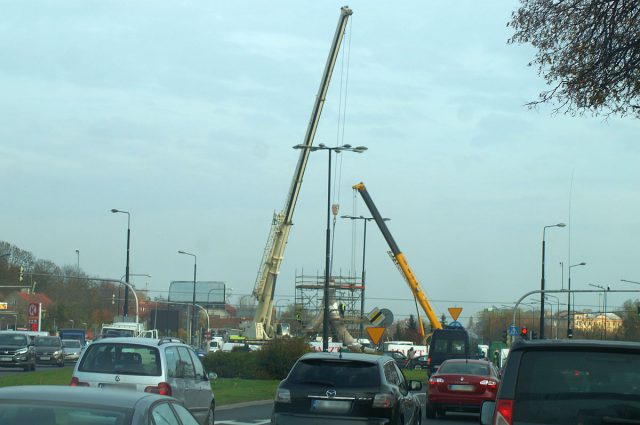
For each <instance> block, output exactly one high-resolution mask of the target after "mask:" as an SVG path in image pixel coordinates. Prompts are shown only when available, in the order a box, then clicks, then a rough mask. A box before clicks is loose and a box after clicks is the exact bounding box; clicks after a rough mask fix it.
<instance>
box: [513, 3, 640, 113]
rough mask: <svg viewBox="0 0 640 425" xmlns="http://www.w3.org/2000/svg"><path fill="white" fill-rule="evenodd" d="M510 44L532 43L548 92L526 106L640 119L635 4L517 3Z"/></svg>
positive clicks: (639, 19) (639, 34) (639, 22)
mask: <svg viewBox="0 0 640 425" xmlns="http://www.w3.org/2000/svg"><path fill="white" fill-rule="evenodd" d="M508 26H511V27H512V28H513V29H514V31H515V33H514V35H513V37H512V38H511V39H510V40H509V42H510V43H531V44H532V45H533V46H534V47H535V48H536V49H537V50H538V51H537V53H536V55H535V58H534V60H533V61H532V62H530V63H529V66H533V65H535V66H537V67H538V74H539V75H541V76H542V77H543V78H544V79H545V81H546V82H547V84H548V85H550V86H552V88H551V89H550V90H547V91H543V92H541V93H540V95H539V100H537V101H533V102H530V103H529V104H528V105H529V106H535V105H537V104H540V103H546V102H551V101H555V102H556V103H558V104H559V105H558V106H557V108H556V109H555V111H556V112H564V113H569V114H571V115H576V114H578V115H581V114H584V113H585V112H591V113H592V114H593V115H598V114H600V113H605V115H610V114H617V115H620V116H625V115H632V116H635V117H636V118H640V31H638V28H640V1H637V0H632V1H629V0H627V1H624V0H521V6H520V8H519V9H517V10H516V11H515V12H513V13H512V16H511V22H510V23H509V24H508Z"/></svg>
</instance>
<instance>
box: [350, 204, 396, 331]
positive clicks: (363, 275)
mask: <svg viewBox="0 0 640 425" xmlns="http://www.w3.org/2000/svg"><path fill="white" fill-rule="evenodd" d="M341 217H342V218H348V219H351V220H362V221H363V222H364V238H363V241H362V294H361V296H360V338H362V334H363V330H364V295H365V294H364V290H365V280H366V279H365V275H366V272H365V258H366V257H365V254H366V248H367V222H369V221H371V220H373V217H364V216H359V217H353V216H350V215H343V216H341ZM383 220H384V221H389V220H391V219H390V218H383Z"/></svg>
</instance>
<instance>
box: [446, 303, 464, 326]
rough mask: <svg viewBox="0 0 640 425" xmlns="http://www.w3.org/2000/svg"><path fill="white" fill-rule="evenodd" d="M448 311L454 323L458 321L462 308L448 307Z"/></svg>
mask: <svg viewBox="0 0 640 425" xmlns="http://www.w3.org/2000/svg"><path fill="white" fill-rule="evenodd" d="M448 310H449V314H450V315H451V318H452V319H453V321H454V322H455V321H457V320H458V317H460V313H462V307H449V308H448Z"/></svg>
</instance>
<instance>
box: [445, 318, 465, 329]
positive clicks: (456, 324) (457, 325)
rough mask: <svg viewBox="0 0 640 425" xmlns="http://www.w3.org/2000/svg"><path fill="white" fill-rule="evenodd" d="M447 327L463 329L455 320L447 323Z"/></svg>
mask: <svg viewBox="0 0 640 425" xmlns="http://www.w3.org/2000/svg"><path fill="white" fill-rule="evenodd" d="M449 326H450V327H452V328H464V326H462V323H460V322H458V321H457V320H454V321H453V322H451V323H449Z"/></svg>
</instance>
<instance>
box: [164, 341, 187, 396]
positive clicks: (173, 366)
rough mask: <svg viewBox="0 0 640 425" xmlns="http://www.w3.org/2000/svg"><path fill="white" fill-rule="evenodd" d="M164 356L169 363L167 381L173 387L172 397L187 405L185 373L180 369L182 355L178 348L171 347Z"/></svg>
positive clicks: (165, 350) (165, 351) (166, 349)
mask: <svg viewBox="0 0 640 425" xmlns="http://www.w3.org/2000/svg"><path fill="white" fill-rule="evenodd" d="M164 356H165V360H166V362H167V372H166V375H167V376H166V380H167V383H168V384H169V385H170V386H171V395H172V396H173V397H175V398H177V399H178V400H183V401H184V403H185V405H186V400H185V391H184V386H185V385H184V371H183V369H182V368H181V367H180V363H179V361H180V355H179V354H178V347H177V346H169V347H166V348H165V349H164Z"/></svg>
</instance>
